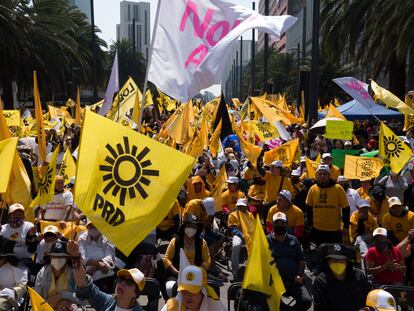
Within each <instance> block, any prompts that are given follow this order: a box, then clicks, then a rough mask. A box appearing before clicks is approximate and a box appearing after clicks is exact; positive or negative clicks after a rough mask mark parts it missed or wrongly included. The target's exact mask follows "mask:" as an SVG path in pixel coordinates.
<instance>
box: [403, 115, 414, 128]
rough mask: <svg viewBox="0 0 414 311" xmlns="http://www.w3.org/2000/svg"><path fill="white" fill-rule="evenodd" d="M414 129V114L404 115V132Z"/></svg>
mask: <svg viewBox="0 0 414 311" xmlns="http://www.w3.org/2000/svg"><path fill="white" fill-rule="evenodd" d="M412 127H414V114H404V131H408V130H409V129H410V128H412Z"/></svg>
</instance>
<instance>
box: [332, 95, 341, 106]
mask: <svg viewBox="0 0 414 311" xmlns="http://www.w3.org/2000/svg"><path fill="white" fill-rule="evenodd" d="M333 105H334V106H335V107H339V106H341V103H340V102H339V100H338V98H336V97H335V98H334V102H333Z"/></svg>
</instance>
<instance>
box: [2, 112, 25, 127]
mask: <svg viewBox="0 0 414 311" xmlns="http://www.w3.org/2000/svg"><path fill="white" fill-rule="evenodd" d="M3 117H4V119H6V124H7V126H21V124H22V120H21V118H20V111H19V110H3Z"/></svg>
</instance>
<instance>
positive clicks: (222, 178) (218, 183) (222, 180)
mask: <svg viewBox="0 0 414 311" xmlns="http://www.w3.org/2000/svg"><path fill="white" fill-rule="evenodd" d="M226 180H227V172H226V168H225V166H224V165H223V166H222V167H221V169H220V171H219V172H218V174H217V176H216V179H214V182H213V187H212V189H211V192H210V196H211V197H212V198H214V202H215V205H216V212H221V211H222V207H223V203H222V199H221V194H222V193H223V190H224V189H225V185H226Z"/></svg>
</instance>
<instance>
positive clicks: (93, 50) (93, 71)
mask: <svg viewBox="0 0 414 311" xmlns="http://www.w3.org/2000/svg"><path fill="white" fill-rule="evenodd" d="M90 6H91V36H92V37H91V44H92V84H93V102H96V101H97V100H98V88H97V85H96V84H97V82H96V79H97V77H96V76H97V75H96V41H95V13H94V9H93V0H90Z"/></svg>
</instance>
